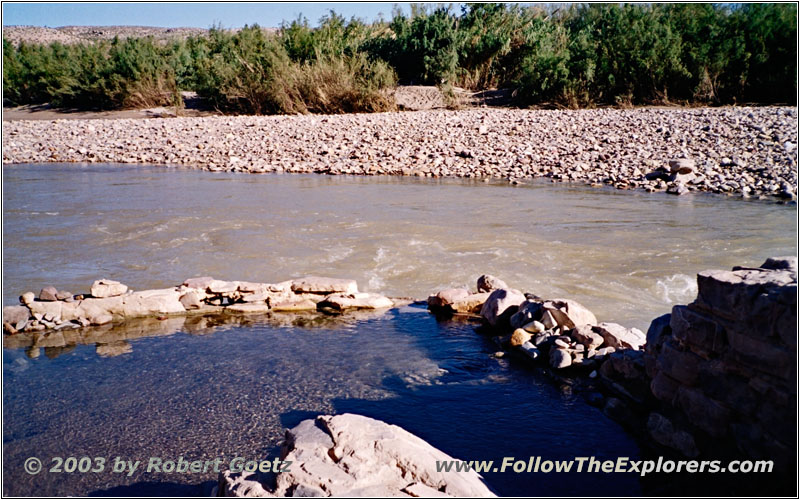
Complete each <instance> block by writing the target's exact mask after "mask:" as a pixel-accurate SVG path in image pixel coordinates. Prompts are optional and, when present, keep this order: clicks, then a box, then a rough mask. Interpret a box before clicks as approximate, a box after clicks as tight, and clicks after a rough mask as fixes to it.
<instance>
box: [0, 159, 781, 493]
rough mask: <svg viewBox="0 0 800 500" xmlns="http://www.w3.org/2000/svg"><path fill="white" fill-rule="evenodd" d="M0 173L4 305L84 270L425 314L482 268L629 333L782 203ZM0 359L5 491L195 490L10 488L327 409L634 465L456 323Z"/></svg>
mask: <svg viewBox="0 0 800 500" xmlns="http://www.w3.org/2000/svg"><path fill="white" fill-rule="evenodd" d="M3 180H4V189H3V191H4V194H3V196H4V204H5V206H4V213H3V236H4V246H3V251H4V257H3V300H4V304H9V303H13V302H14V301H15V300H16V296H17V295H19V294H20V293H21V292H23V291H25V290H27V289H31V290H35V291H38V289H39V288H40V287H41V286H43V285H46V284H53V285H56V286H57V287H58V288H60V289H61V288H67V289H70V290H72V291H73V292H80V291H85V290H87V289H88V286H89V284H90V283H91V281H92V280H94V279H97V278H100V277H108V278H113V279H119V280H121V281H123V282H125V283H127V284H129V285H131V286H132V287H133V288H134V289H137V290H141V289H144V288H155V287H162V286H171V285H174V284H176V283H180V282H181V281H182V280H183V279H185V278H186V277H189V276H196V275H213V276H215V277H217V278H220V279H242V280H251V281H279V280H283V279H287V278H291V277H295V276H300V275H304V274H323V275H325V274H327V275H334V276H339V277H353V278H356V279H357V280H358V281H359V285H360V286H361V288H362V289H366V290H372V291H382V292H384V293H389V294H394V295H408V296H414V297H424V296H425V295H426V294H427V293H428V292H430V291H433V290H435V289H437V288H441V287H443V286H449V285H456V284H471V283H474V279H475V278H476V277H477V276H478V275H479V274H481V273H483V272H491V273H493V274H496V275H498V276H500V277H502V278H504V279H506V281H508V282H509V284H511V285H512V286H517V287H519V288H523V289H525V290H531V291H535V292H537V293H539V294H540V295H548V296H550V295H564V296H568V297H571V298H575V299H577V300H579V301H580V302H582V303H584V304H585V305H587V306H589V307H590V309H592V310H594V311H595V313H596V314H597V316H598V318H600V319H601V320H615V321H618V322H620V323H623V324H627V325H629V326H638V327H640V328H646V326H647V323H649V319H651V318H653V317H655V316H657V315H660V314H662V313H664V312H667V311H668V310H669V308H670V307H671V304H673V303H675V302H685V301H687V300H691V298H692V296H693V294H694V293H695V292H696V290H695V289H694V288H693V283H692V281H693V280H692V278H691V276H692V275H693V274H694V273H696V272H697V271H699V270H702V269H705V268H708V267H715V268H719V267H723V268H724V267H730V266H732V265H737V264H751V265H756V264H759V263H760V262H761V261H762V260H763V258H765V257H767V256H770V255H777V254H789V253H796V236H797V232H796V226H795V218H796V207H791V206H789V207H787V206H778V205H772V204H768V203H751V202H742V201H739V200H727V199H724V198H719V197H711V196H698V197H689V198H682V199H677V198H671V197H667V196H661V195H643V194H638V193H618V192H615V191H608V190H591V189H588V188H578V187H570V186H563V185H562V186H551V185H534V186H528V187H523V188H512V187H508V186H496V185H488V186H487V185H479V184H473V183H468V182H461V181H444V182H439V183H423V182H418V181H413V180H401V179H385V178H384V179H359V178H355V179H354V178H329V177H321V176H280V175H271V176H249V175H231V174H222V175H220V174H211V173H204V172H186V171H182V172H175V171H170V170H166V169H156V168H124V169H123V168H114V167H108V166H75V165H69V166H47V167H43V166H4V167H3ZM4 347H5V348H4V351H3V452H4V467H3V480H4V481H3V483H4V485H3V489H4V491H3V493H4V494H5V495H197V494H206V493H208V492H209V491H210V484H211V483H212V482H213V481H214V480H215V479H216V474H213V473H208V474H200V475H186V474H177V473H172V474H165V473H142V472H141V466H140V471H139V472H138V473H136V474H134V475H133V476H131V477H126V476H124V475H122V474H113V473H110V472H102V473H84V474H77V473H73V474H65V473H61V474H55V473H49V472H46V471H43V472H41V473H39V474H38V475H29V474H26V473H25V472H24V469H23V463H24V461H25V460H26V459H27V458H28V457H32V456H35V457H38V458H40V459H42V460H43V461H44V462H45V467H46V468H48V467H49V466H50V465H51V461H50V458H51V457H54V456H61V457H68V456H76V457H82V456H89V457H105V458H106V459H107V464H106V468H107V469H108V467H109V466H110V463H111V461H112V460H113V458H114V457H117V456H119V457H122V458H124V459H126V460H141V461H143V462H146V461H147V460H148V458H149V457H152V456H157V457H163V458H165V459H177V458H178V457H179V456H183V457H184V458H185V459H187V460H208V459H213V458H216V457H224V458H225V459H227V460H229V459H230V458H232V457H235V456H241V457H246V458H248V459H261V458H266V457H268V456H274V455H275V454H276V453H277V450H276V446H277V445H279V444H280V442H281V440H282V435H283V430H284V429H285V428H287V427H292V426H294V425H296V424H297V423H298V422H300V421H301V420H303V419H305V418H309V417H312V416H314V415H317V414H320V413H332V412H337V413H341V412H354V413H361V414H365V415H368V416H372V417H375V418H379V419H381V420H384V421H386V422H389V423H393V424H397V425H400V426H402V427H403V428H405V429H407V430H409V431H410V432H412V433H415V434H417V435H418V436H420V437H422V438H423V439H425V440H427V441H428V442H430V443H431V444H432V445H434V446H436V447H437V448H439V449H441V450H443V451H444V452H446V453H448V454H450V455H452V456H454V457H458V458H461V459H466V460H495V461H496V462H501V461H502V458H503V457H504V456H514V457H517V458H521V459H527V457H529V456H531V455H541V456H542V457H545V458H547V459H552V460H560V459H571V458H573V457H576V456H595V457H597V458H600V459H604V458H616V457H618V456H629V457H631V458H632V459H635V458H636V457H638V456H639V455H640V454H641V453H642V452H641V451H640V450H639V448H638V446H637V445H636V443H635V442H634V441H633V440H632V438H631V437H629V436H628V435H627V434H626V433H625V432H623V430H622V429H621V428H620V427H619V426H618V425H617V424H615V423H614V422H612V421H610V420H609V419H607V418H606V417H605V416H603V415H602V413H601V412H600V411H599V410H597V409H595V408H592V407H590V406H589V405H587V404H586V403H585V402H584V401H583V399H582V398H581V397H580V395H577V394H570V393H568V392H562V390H561V389H560V388H559V387H558V386H557V385H555V384H553V383H552V382H551V381H549V380H546V379H544V378H543V377H541V376H540V375H537V374H536V373H534V372H533V371H532V370H530V369H529V368H528V367H527V366H525V365H524V364H519V363H517V362H516V361H514V360H508V359H500V360H498V359H494V358H492V357H491V356H490V354H491V353H492V352H494V351H495V350H496V348H495V346H494V345H493V344H492V343H491V342H490V341H489V339H487V338H485V337H483V336H482V335H480V334H479V333H476V331H475V328H474V325H471V324H467V323H457V322H440V321H437V320H436V318H434V317H433V316H431V315H429V314H428V313H427V312H426V311H425V310H424V309H420V308H417V307H408V306H406V307H403V308H400V309H399V310H392V311H389V312H386V313H384V314H373V315H362V316H358V317H353V318H350V319H347V318H345V320H341V321H327V320H320V319H314V318H308V319H302V318H300V319H298V318H295V317H282V316H276V317H274V318H269V317H265V316H248V317H238V318H228V319H226V320H223V319H219V318H203V317H190V318H173V319H169V320H167V321H162V322H159V321H154V320H149V321H137V322H132V323H130V324H126V325H125V326H124V327H100V328H93V329H85V330H82V331H80V332H77V331H76V332H75V333H72V332H67V333H63V334H60V336H59V335H53V336H48V337H41V338H40V337H37V338H35V339H34V338H33V337H21V336H18V337H16V338H14V339H8V338H7V339H6V340H5V342H4ZM485 477H486V480H487V483H488V484H489V485H490V486H491V487H492V488H493V489H495V490H496V491H497V492H498V493H500V494H502V495H521V496H525V495H534V496H548V495H573V496H582V495H598V494H599V495H609V496H615V495H638V494H642V493H652V492H653V490H652V489H651V488H650V487H649V486H648V484H646V483H641V482H640V481H639V479H638V478H637V477H636V476H635V475H632V474H631V475H628V474H625V475H623V474H613V475H606V474H559V475H557V476H552V475H550V476H548V475H543V474H514V473H505V474H499V473H487V474H485ZM716 491H720V490H716ZM672 493H675V490H672ZM678 493H680V492H678ZM686 493H687V494H688V493H690V491H687V492H686Z"/></svg>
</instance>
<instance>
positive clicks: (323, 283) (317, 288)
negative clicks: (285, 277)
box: [292, 276, 358, 294]
mask: <svg viewBox="0 0 800 500" xmlns="http://www.w3.org/2000/svg"><path fill="white" fill-rule="evenodd" d="M292 291H293V292H295V293H322V294H329V293H337V292H338V293H348V294H353V293H358V284H357V283H356V281H355V280H348V279H339V278H324V277H321V276H307V277H305V278H300V279H296V280H293V281H292Z"/></svg>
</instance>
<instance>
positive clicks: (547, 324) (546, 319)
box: [542, 311, 558, 330]
mask: <svg viewBox="0 0 800 500" xmlns="http://www.w3.org/2000/svg"><path fill="white" fill-rule="evenodd" d="M542 325H543V326H544V328H545V330H552V329H553V328H557V327H558V322H557V321H556V320H555V318H553V315H552V314H550V311H544V312H543V313H542Z"/></svg>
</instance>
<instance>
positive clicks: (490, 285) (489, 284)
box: [478, 274, 508, 293]
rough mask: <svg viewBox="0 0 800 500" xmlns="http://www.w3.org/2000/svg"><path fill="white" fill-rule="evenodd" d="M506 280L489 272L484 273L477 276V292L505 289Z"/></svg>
mask: <svg viewBox="0 0 800 500" xmlns="http://www.w3.org/2000/svg"><path fill="white" fill-rule="evenodd" d="M507 288H508V285H506V282H505V281H503V280H501V279H499V278H495V277H494V276H492V275H491V274H484V275H482V276H481V277H480V278H478V292H479V293H480V292H493V291H495V290H500V289H507Z"/></svg>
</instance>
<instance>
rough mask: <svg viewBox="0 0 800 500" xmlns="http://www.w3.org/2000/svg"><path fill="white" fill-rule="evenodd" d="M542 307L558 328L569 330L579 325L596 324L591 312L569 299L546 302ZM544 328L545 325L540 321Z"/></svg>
mask: <svg viewBox="0 0 800 500" xmlns="http://www.w3.org/2000/svg"><path fill="white" fill-rule="evenodd" d="M542 307H544V309H545V310H546V311H547V312H549V313H550V314H551V315H552V316H553V319H554V320H555V321H556V323H557V324H558V326H565V327H567V328H569V329H572V328H575V327H576V326H580V325H594V324H597V318H596V317H595V316H594V314H592V312H591V311H590V310H588V309H586V308H585V307H583V306H582V305H581V304H579V303H577V302H575V301H574V300H570V299H555V300H546V301H545V302H544V303H543V304H542ZM542 323H544V325H545V326H547V323H545V322H544V321H542Z"/></svg>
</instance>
